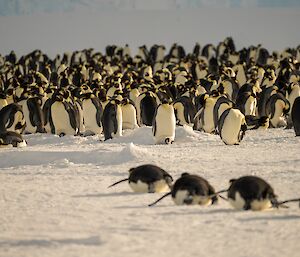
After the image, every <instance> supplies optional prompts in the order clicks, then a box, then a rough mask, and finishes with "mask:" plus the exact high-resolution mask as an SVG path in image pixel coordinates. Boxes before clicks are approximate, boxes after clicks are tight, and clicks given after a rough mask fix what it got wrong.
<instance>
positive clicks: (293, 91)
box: [286, 83, 300, 128]
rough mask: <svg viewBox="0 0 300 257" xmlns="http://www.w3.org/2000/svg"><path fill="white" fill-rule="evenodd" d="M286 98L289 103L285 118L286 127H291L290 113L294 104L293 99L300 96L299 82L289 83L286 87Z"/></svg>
mask: <svg viewBox="0 0 300 257" xmlns="http://www.w3.org/2000/svg"><path fill="white" fill-rule="evenodd" d="M286 93H287V99H288V101H289V103H290V110H289V114H288V118H287V128H292V126H293V124H292V118H291V113H292V108H293V105H294V101H295V99H296V98H297V97H299V96H300V84H299V83H291V84H290V85H289V86H288V87H287V92H286Z"/></svg>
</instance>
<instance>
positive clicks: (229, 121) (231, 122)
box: [220, 110, 242, 145]
mask: <svg viewBox="0 0 300 257" xmlns="http://www.w3.org/2000/svg"><path fill="white" fill-rule="evenodd" d="M240 114H241V113H239V112H237V111H235V110H232V111H230V112H229V113H228V115H227V117H226V118H225V121H224V124H223V127H222V130H221V131H220V134H221V136H222V140H223V141H224V142H225V143H226V144H227V145H234V144H237V143H238V142H239V140H238V138H239V132H240V129H241V124H242V119H241V116H240Z"/></svg>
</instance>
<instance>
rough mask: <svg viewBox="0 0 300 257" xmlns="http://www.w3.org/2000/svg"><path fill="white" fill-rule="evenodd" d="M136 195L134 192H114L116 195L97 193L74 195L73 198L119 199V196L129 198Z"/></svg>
mask: <svg viewBox="0 0 300 257" xmlns="http://www.w3.org/2000/svg"><path fill="white" fill-rule="evenodd" d="M128 195H136V193H134V192H126V191H124V192H114V193H95V194H85V195H73V196H72V197H73V198H92V197H99V198H102V197H118V196H128Z"/></svg>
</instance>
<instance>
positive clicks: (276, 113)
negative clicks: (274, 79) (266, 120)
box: [266, 92, 290, 128]
mask: <svg viewBox="0 0 300 257" xmlns="http://www.w3.org/2000/svg"><path fill="white" fill-rule="evenodd" d="M289 109H290V103H289V101H288V100H287V99H286V98H285V97H284V95H283V94H282V93H280V92H277V93H276V94H273V95H272V96H271V97H270V98H269V99H268V101H267V104H266V115H267V116H269V117H270V125H271V127H273V128H278V127H285V126H286V125H287V121H286V117H285V115H286V114H288V112H289Z"/></svg>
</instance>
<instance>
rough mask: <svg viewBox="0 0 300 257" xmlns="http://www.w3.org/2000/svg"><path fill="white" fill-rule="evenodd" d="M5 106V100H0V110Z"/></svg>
mask: <svg viewBox="0 0 300 257" xmlns="http://www.w3.org/2000/svg"><path fill="white" fill-rule="evenodd" d="M6 105H8V103H7V101H6V99H0V110H1V109H2V108H3V107H5V106H6Z"/></svg>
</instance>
